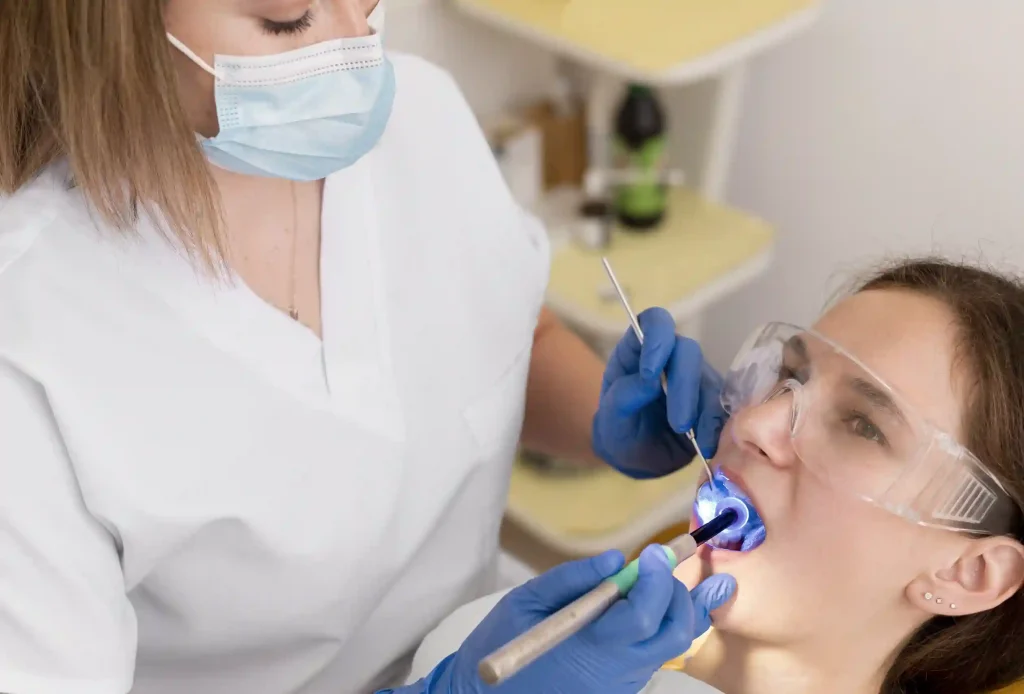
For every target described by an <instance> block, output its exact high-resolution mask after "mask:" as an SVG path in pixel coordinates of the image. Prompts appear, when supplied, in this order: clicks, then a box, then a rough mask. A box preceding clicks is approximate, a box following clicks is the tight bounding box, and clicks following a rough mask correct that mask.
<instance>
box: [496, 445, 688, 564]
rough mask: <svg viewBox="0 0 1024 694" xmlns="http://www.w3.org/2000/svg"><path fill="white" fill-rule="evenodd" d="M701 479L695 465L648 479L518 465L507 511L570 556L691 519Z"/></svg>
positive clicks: (603, 471)
mask: <svg viewBox="0 0 1024 694" xmlns="http://www.w3.org/2000/svg"><path fill="white" fill-rule="evenodd" d="M699 475H700V470H699V468H698V466H695V465H690V466H688V467H687V468H685V469H683V470H681V471H680V472H677V473H675V474H673V475H669V476H668V477H663V478H661V479H656V480H643V481H638V480H633V479H630V478H628V477H626V476H624V475H622V474H620V473H618V472H616V471H614V470H613V469H611V468H610V467H607V468H606V467H602V468H600V469H597V470H594V471H589V472H586V473H583V474H575V475H573V474H570V475H558V474H554V475H552V474H550V473H545V472H542V471H539V470H537V469H536V468H533V467H531V466H529V465H525V464H523V463H521V462H517V463H516V465H515V466H514V467H513V470H512V482H511V486H510V489H509V497H508V506H507V509H506V512H507V516H508V518H509V519H511V520H512V521H513V522H516V523H517V524H519V525H520V526H521V527H523V529H524V530H526V531H527V532H530V533H531V534H534V535H538V536H540V538H539V539H541V540H542V541H545V542H547V543H548V544H549V545H551V546H552V547H555V548H556V549H558V550H560V551H563V552H566V553H568V554H577V553H578V554H589V553H592V551H593V550H597V551H600V549H607V548H608V547H612V546H618V544H619V542H616V538H615V536H616V535H621V534H622V533H623V532H627V534H632V533H630V532H629V531H630V529H631V528H635V527H637V525H638V523H639V525H640V526H641V527H642V528H644V529H642V530H638V532H637V533H636V537H635V542H640V541H642V540H643V539H645V538H647V537H650V536H651V535H653V534H654V533H655V532H657V531H658V530H661V529H663V528H665V527H667V526H669V525H671V524H673V523H677V522H679V520H680V519H682V518H689V513H690V504H692V499H693V491H692V490H693V489H694V487H695V486H696V482H697V479H698V476H699ZM666 506H667V507H668V508H666ZM652 514H653V515H652ZM621 541H622V540H621V539H620V542H621ZM598 548H600V549H598ZM623 549H626V548H623ZM629 549H631V548H629Z"/></svg>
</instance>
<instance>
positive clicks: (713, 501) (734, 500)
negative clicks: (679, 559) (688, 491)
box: [693, 470, 765, 552]
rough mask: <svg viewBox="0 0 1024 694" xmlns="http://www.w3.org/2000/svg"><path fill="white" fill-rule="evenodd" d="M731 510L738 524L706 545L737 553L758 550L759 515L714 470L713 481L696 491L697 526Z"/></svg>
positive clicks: (762, 532) (762, 536)
mask: <svg viewBox="0 0 1024 694" xmlns="http://www.w3.org/2000/svg"><path fill="white" fill-rule="evenodd" d="M726 509H733V510H734V511H736V513H738V514H739V520H737V521H736V522H735V523H733V524H732V525H731V526H729V527H728V528H727V529H726V530H725V531H723V532H722V533H721V534H719V535H718V536H716V537H714V538H712V539H711V540H710V541H709V542H708V544H709V545H711V546H712V547H715V548H716V549H728V550H733V551H738V552H749V551H750V550H752V549H755V548H756V547H759V546H760V545H761V543H762V542H764V539H765V529H764V522H763V521H762V520H761V516H760V515H759V514H758V512H757V509H755V508H754V504H753V503H752V502H751V501H750V497H748V496H747V495H746V494H744V493H743V491H742V490H741V489H740V488H739V487H737V486H736V484H735V483H734V482H733V481H732V480H730V479H729V477H728V476H727V475H726V474H725V473H723V472H722V471H721V470H715V476H714V479H713V480H711V481H709V482H705V483H704V484H702V485H701V486H700V488H699V489H698V490H697V498H696V500H695V501H694V502H693V515H694V516H696V521H697V525H698V526H701V525H704V524H705V523H707V522H708V521H710V520H711V519H712V518H715V517H716V516H718V515H720V514H721V513H723V512H724V511H725V510H726Z"/></svg>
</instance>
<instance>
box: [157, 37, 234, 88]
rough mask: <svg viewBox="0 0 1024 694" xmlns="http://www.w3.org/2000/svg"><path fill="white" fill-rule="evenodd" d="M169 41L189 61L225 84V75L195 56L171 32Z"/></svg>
mask: <svg viewBox="0 0 1024 694" xmlns="http://www.w3.org/2000/svg"><path fill="white" fill-rule="evenodd" d="M167 40H168V41H170V42H171V45H172V46H174V47H175V48H177V49H178V50H179V51H181V52H182V53H183V54H184V56H185V57H186V58H188V59H189V60H191V61H192V62H193V63H195V64H196V65H198V66H199V67H201V68H202V69H203V70H204V71H206V72H208V73H210V74H211V75H213V76H214V77H215V78H216V79H218V80H220V81H221V82H224V81H225V79H224V76H223V75H221V74H220V73H219V72H217V71H216V70H215V69H213V68H212V67H210V65H209V64H208V63H207V62H206V61H205V60H203V59H202V58H200V57H199V56H198V55H196V54H195V53H194V52H193V51H192V49H191V48H189V47H188V46H186V45H185V44H183V43H182V42H181V41H179V40H178V39H177V38H175V36H174V35H173V34H171V33H170V32H167Z"/></svg>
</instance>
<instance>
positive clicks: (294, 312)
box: [288, 181, 299, 320]
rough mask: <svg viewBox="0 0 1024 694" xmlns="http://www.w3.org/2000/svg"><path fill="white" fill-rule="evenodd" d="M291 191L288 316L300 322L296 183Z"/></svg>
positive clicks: (292, 183)
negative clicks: (297, 278)
mask: <svg viewBox="0 0 1024 694" xmlns="http://www.w3.org/2000/svg"><path fill="white" fill-rule="evenodd" d="M291 190H292V265H291V277H290V279H289V282H288V285H289V290H290V291H289V296H290V297H291V298H290V300H289V302H288V315H289V316H291V319H292V320H298V319H299V309H297V308H296V307H295V303H296V302H295V294H296V291H295V285H296V275H298V272H297V271H296V268H295V259H296V256H297V255H298V254H297V253H296V248H297V247H298V245H299V203H298V196H297V195H296V193H295V181H292V182H291Z"/></svg>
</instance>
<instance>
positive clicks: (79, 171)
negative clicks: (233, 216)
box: [0, 0, 223, 269]
mask: <svg viewBox="0 0 1024 694" xmlns="http://www.w3.org/2000/svg"><path fill="white" fill-rule="evenodd" d="M161 5H162V2H161V0H10V1H8V0H0V194H12V193H14V192H16V191H17V190H18V189H20V188H21V187H22V186H24V185H25V184H27V183H28V182H30V181H31V180H32V179H33V178H35V177H36V176H37V175H38V174H39V172H40V170H41V169H43V168H44V167H46V166H47V165H49V164H51V163H52V162H54V161H57V160H60V159H62V158H65V159H66V160H67V162H68V165H69V167H70V172H71V175H72V177H73V180H74V182H75V185H76V186H77V187H78V188H79V189H80V190H81V191H82V192H83V194H84V195H85V197H86V198H87V199H88V201H89V203H90V204H91V205H92V207H93V208H94V209H95V210H96V211H97V212H98V213H99V215H100V216H101V217H102V218H103V219H104V220H105V221H106V222H108V223H110V224H111V225H112V226H113V227H114V228H116V229H118V230H120V231H123V232H126V233H130V232H131V231H132V230H133V229H134V228H135V225H136V223H137V221H138V217H139V214H140V211H143V212H146V213H147V214H154V215H155V216H156V217H157V218H160V219H162V220H163V222H164V223H165V224H166V227H167V229H168V230H169V231H170V232H171V233H173V234H174V235H175V236H177V237H178V239H180V241H181V242H182V244H183V246H184V247H185V248H186V249H187V250H188V252H189V253H190V254H191V255H192V256H193V258H194V259H198V260H199V261H201V263H202V264H204V265H206V266H207V267H208V268H211V269H215V268H216V267H218V266H219V265H220V262H221V261H222V260H223V244H222V235H221V234H222V222H221V217H220V210H219V205H218V200H217V195H216V189H215V187H214V184H213V181H212V179H211V177H210V173H209V170H208V168H207V166H206V162H205V159H204V157H203V154H202V151H201V149H200V148H199V146H198V145H197V143H196V139H195V135H194V134H193V130H192V127H191V125H190V124H189V122H188V118H187V117H186V114H185V111H184V109H183V107H182V105H181V103H180V102H179V99H178V86H177V74H176V72H175V69H174V65H173V61H172V57H171V54H170V51H169V49H168V44H167V41H166V39H165V33H164V26H163V17H162V12H161Z"/></svg>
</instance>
